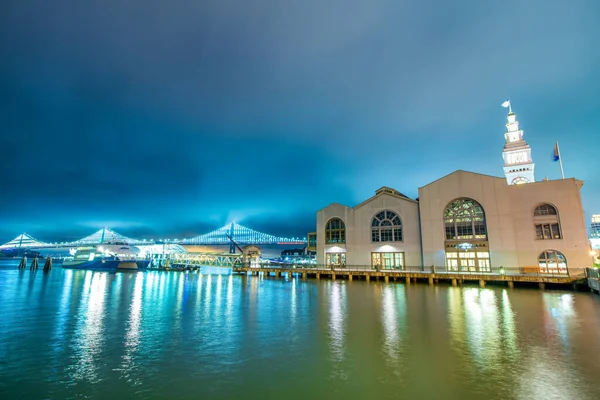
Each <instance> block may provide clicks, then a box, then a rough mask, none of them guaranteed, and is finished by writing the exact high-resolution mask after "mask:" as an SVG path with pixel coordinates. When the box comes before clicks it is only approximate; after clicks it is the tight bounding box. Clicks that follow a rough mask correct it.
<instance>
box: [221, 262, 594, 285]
mask: <svg viewBox="0 0 600 400" xmlns="http://www.w3.org/2000/svg"><path fill="white" fill-rule="evenodd" d="M232 272H233V273H234V274H246V275H247V274H250V275H260V274H261V273H262V274H263V275H264V276H270V275H275V276H277V277H281V276H286V277H288V278H292V277H294V276H298V277H301V278H302V279H306V278H315V279H321V278H326V279H331V280H336V279H345V280H348V281H352V280H355V279H360V280H365V281H367V282H369V281H371V280H381V281H384V282H403V283H405V284H407V285H410V284H411V283H417V282H421V283H427V284H429V285H435V284H438V283H448V284H451V285H452V286H458V285H462V284H464V283H467V284H478V285H479V286H480V287H485V286H486V284H487V283H495V284H505V285H506V286H508V287H509V288H513V287H514V286H515V284H517V285H522V286H532V285H537V286H538V287H539V288H540V289H545V288H546V285H551V286H552V287H562V288H565V289H573V290H579V289H580V288H581V289H583V288H585V287H587V281H586V275H585V270H583V269H581V271H580V270H579V269H578V270H576V271H573V270H571V271H569V273H568V274H541V273H537V274H530V273H514V274H512V273H509V274H504V273H503V274H500V273H476V272H448V271H444V272H434V271H431V272H428V271H414V270H374V269H368V268H365V269H346V268H336V269H331V268H293V267H289V268H286V267H268V266H261V267H249V266H242V267H234V268H232Z"/></svg>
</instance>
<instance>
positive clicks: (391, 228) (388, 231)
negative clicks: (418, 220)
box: [371, 211, 402, 242]
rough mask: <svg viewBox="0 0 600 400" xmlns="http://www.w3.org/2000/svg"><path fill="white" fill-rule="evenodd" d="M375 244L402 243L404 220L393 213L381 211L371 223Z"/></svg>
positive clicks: (372, 237) (372, 238)
mask: <svg viewBox="0 0 600 400" xmlns="http://www.w3.org/2000/svg"><path fill="white" fill-rule="evenodd" d="M371 240H372V241H373V242H401V241H402V220H401V219H400V217H399V216H398V214H396V213H395V212H393V211H381V212H379V213H378V214H377V215H376V216H375V217H373V221H371Z"/></svg>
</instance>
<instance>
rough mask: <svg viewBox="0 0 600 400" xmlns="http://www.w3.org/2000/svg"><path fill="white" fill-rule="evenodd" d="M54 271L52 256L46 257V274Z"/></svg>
mask: <svg viewBox="0 0 600 400" xmlns="http://www.w3.org/2000/svg"><path fill="white" fill-rule="evenodd" d="M51 269H52V259H51V258H50V256H48V257H46V262H45V263H44V272H48V271H50V270H51Z"/></svg>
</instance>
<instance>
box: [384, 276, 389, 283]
mask: <svg viewBox="0 0 600 400" xmlns="http://www.w3.org/2000/svg"><path fill="white" fill-rule="evenodd" d="M384 279H385V283H389V282H390V277H389V276H387V275H386V276H385V278H384Z"/></svg>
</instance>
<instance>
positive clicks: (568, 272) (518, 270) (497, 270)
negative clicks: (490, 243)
mask: <svg viewBox="0 0 600 400" xmlns="http://www.w3.org/2000/svg"><path fill="white" fill-rule="evenodd" d="M245 267H248V265H245ZM250 267H251V268H256V269H261V268H262V269H298V270H306V271H334V272H335V271H339V272H344V271H355V272H381V273H394V272H411V273H420V274H439V275H466V276H485V275H495V276H532V277H535V276H539V277H571V278H582V279H583V278H585V277H586V268H567V269H561V270H556V269H555V270H552V269H550V270H544V269H540V268H532V267H494V268H491V269H490V270H489V271H469V270H466V271H465V270H449V269H448V268H446V267H437V266H428V267H401V268H381V267H373V266H370V265H322V264H270V263H262V264H253V265H251V266H250ZM588 270H589V269H588ZM597 271H598V270H596V273H598V272H597Z"/></svg>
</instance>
